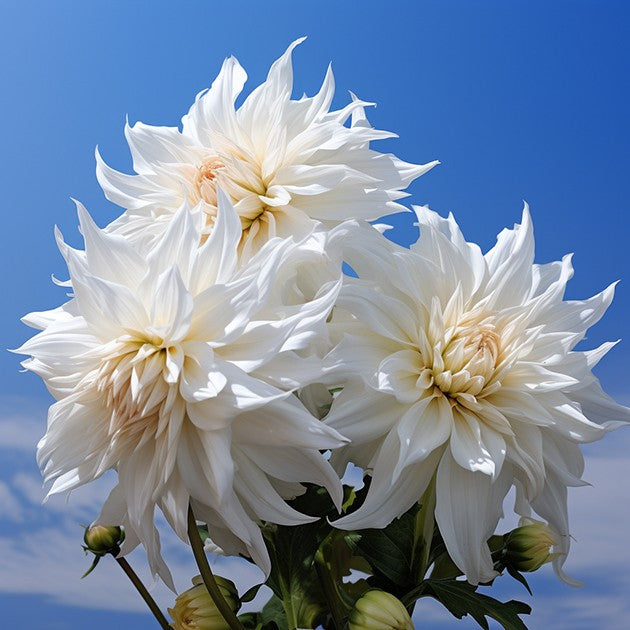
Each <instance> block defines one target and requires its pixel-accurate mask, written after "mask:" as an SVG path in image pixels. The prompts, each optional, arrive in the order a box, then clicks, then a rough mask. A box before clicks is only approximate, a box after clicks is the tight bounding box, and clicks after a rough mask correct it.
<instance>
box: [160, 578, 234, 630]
mask: <svg viewBox="0 0 630 630" xmlns="http://www.w3.org/2000/svg"><path fill="white" fill-rule="evenodd" d="M214 579H215V581H216V583H217V585H218V587H219V590H220V591H221V595H223V598H224V599H225V601H226V602H227V604H228V606H229V607H230V608H231V609H232V611H233V612H236V611H237V610H238V608H239V606H240V601H239V598H238V591H237V590H236V586H234V583H233V582H232V581H231V580H227V579H226V578H223V577H221V576H220V575H215V576H214ZM192 583H193V585H194V586H193V587H192V588H189V589H188V590H187V591H184V592H183V593H181V595H178V596H177V599H175V606H174V607H173V608H169V609H168V612H169V614H170V615H171V617H172V619H173V624H172V625H173V628H174V629H175V630H229V628H230V626H229V624H228V623H227V621H225V619H224V618H223V615H222V614H221V613H220V612H219V609H218V608H217V607H216V605H215V603H214V600H213V599H212V597H211V596H210V593H208V589H207V588H206V585H205V584H204V583H203V579H202V577H201V576H200V575H198V576H196V577H194V578H193V580H192Z"/></svg>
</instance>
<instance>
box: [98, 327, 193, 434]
mask: <svg viewBox="0 0 630 630" xmlns="http://www.w3.org/2000/svg"><path fill="white" fill-rule="evenodd" d="M181 355H182V351H181V349H180V348H178V347H177V346H168V345H166V344H164V342H163V340H161V339H151V340H148V339H143V340H138V339H124V340H117V341H116V342H114V343H113V344H112V348H111V350H110V352H108V353H107V354H106V355H105V356H104V357H102V359H101V363H100V366H99V367H98V369H97V370H96V373H95V374H94V379H95V383H94V384H95V387H96V390H97V392H98V394H99V395H100V396H102V397H103V400H104V402H105V404H106V406H107V408H108V410H109V412H110V414H111V415H110V424H109V433H110V435H113V434H114V433H120V432H122V433H124V434H126V435H129V436H132V435H141V434H142V433H144V431H145V430H146V429H150V430H152V431H154V432H155V431H159V426H158V424H159V418H160V417H161V415H162V410H163V408H164V407H165V406H169V405H172V404H173V402H174V399H175V398H176V397H175V396H173V394H172V393H171V390H172V389H173V388H174V387H177V382H178V379H179V371H180V369H181V363H182V360H183V359H181V358H180V356H181ZM169 394H171V395H169Z"/></svg>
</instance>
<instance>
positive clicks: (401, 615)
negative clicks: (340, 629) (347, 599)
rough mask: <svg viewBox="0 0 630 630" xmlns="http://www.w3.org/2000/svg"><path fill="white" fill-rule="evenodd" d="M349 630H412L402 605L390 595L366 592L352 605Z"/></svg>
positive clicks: (379, 592)
mask: <svg viewBox="0 0 630 630" xmlns="http://www.w3.org/2000/svg"><path fill="white" fill-rule="evenodd" d="M348 628H349V630H413V623H412V622H411V617H410V616H409V613H408V612H407V609H406V608H405V607H404V606H403V603H402V602H401V601H400V600H399V599H398V598H396V597H394V596H393V595H392V594H391V593H386V592H385V591H378V590H372V591H368V592H367V593H366V594H365V595H363V597H361V598H360V599H359V600H358V601H357V603H356V604H355V605H354V608H353V610H352V612H351V613H350V619H349V622H348Z"/></svg>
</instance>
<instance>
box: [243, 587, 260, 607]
mask: <svg viewBox="0 0 630 630" xmlns="http://www.w3.org/2000/svg"><path fill="white" fill-rule="evenodd" d="M261 586H262V584H254V586H252V587H251V588H250V589H249V590H248V591H246V592H245V593H244V594H243V595H241V597H240V600H241V603H245V602H251V601H252V599H254V597H256V595H257V593H258V590H259V589H260V587H261Z"/></svg>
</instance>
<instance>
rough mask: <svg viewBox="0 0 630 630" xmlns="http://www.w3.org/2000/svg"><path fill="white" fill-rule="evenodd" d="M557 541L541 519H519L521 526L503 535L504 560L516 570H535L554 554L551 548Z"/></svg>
mask: <svg viewBox="0 0 630 630" xmlns="http://www.w3.org/2000/svg"><path fill="white" fill-rule="evenodd" d="M557 544H558V541H557V539H556V537H555V535H554V533H553V532H552V531H551V529H550V528H549V526H548V525H547V524H546V523H543V522H542V521H535V520H533V519H529V518H528V519H521V526H520V527H517V528H516V529H514V530H512V531H511V532H510V533H509V534H507V535H506V537H505V548H504V552H503V553H504V562H505V564H506V565H507V566H510V567H512V568H514V569H516V570H517V571H536V570H537V569H539V568H540V567H541V566H542V565H543V564H545V562H551V561H552V560H553V559H554V558H555V556H556V554H554V553H551V548H552V547H553V546H554V545H557Z"/></svg>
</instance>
